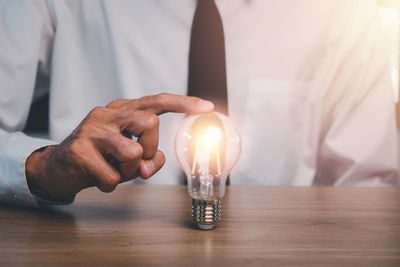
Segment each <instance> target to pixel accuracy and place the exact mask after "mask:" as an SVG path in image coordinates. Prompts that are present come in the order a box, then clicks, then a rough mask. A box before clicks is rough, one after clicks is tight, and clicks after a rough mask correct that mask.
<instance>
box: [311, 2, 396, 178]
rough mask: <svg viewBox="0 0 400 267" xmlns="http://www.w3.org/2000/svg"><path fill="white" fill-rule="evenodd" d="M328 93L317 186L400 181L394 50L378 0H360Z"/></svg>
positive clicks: (325, 98) (346, 34)
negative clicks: (392, 51) (393, 72)
mask: <svg viewBox="0 0 400 267" xmlns="http://www.w3.org/2000/svg"><path fill="white" fill-rule="evenodd" d="M358 2H359V5H358V6H357V7H356V8H355V11H354V16H353V18H352V21H351V22H350V23H349V25H348V27H347V29H346V31H345V32H344V38H343V42H342V45H341V48H340V49H339V51H337V53H336V54H337V57H336V59H335V60H336V61H335V60H332V65H333V66H335V68H336V71H335V72H334V74H333V75H332V77H330V78H329V79H330V89H329V91H328V93H327V94H326V95H325V96H324V101H323V103H324V114H323V115H322V118H321V119H322V124H323V127H322V132H321V139H320V146H319V151H318V159H317V173H316V178H315V184H316V185H351V186H353V185H357V186H389V185H399V166H398V162H399V161H398V148H397V128H396V122H395V101H394V90H393V84H392V80H391V76H390V66H391V64H390V55H389V52H390V49H389V44H388V41H387V40H388V38H387V36H386V35H385V33H386V31H385V29H384V27H383V24H382V22H381V20H380V18H379V16H378V14H377V8H376V6H375V1H358Z"/></svg>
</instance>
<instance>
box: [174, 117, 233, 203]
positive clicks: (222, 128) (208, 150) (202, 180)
mask: <svg viewBox="0 0 400 267" xmlns="http://www.w3.org/2000/svg"><path fill="white" fill-rule="evenodd" d="M175 153H176V157H177V159H178V161H179V164H180V165H181V167H182V169H183V171H184V172H185V174H186V177H187V181H188V191H189V194H190V195H191V196H192V198H194V199H220V198H222V197H223V196H224V194H225V183H226V178H227V176H228V175H229V173H230V172H231V170H232V169H233V168H234V166H235V165H236V163H237V161H238V159H239V156H240V153H241V137H240V134H239V132H238V130H237V129H236V127H235V126H234V124H233V123H232V121H231V120H230V118H229V117H227V116H225V115H223V114H221V113H218V112H210V113H200V114H194V115H190V116H188V117H187V118H186V119H185V120H184V121H183V122H182V125H181V126H180V128H179V129H178V132H177V135H176V138H175Z"/></svg>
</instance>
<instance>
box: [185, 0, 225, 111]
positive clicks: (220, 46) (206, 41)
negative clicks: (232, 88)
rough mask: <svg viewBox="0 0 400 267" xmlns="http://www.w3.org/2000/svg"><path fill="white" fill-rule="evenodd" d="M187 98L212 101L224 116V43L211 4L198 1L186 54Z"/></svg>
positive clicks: (221, 31) (216, 12) (217, 19)
mask: <svg viewBox="0 0 400 267" xmlns="http://www.w3.org/2000/svg"><path fill="white" fill-rule="evenodd" d="M188 95H189V96H197V97H201V98H204V99H207V100H210V101H212V102H213V103H214V104H215V110H216V111H218V112H221V113H224V114H225V115H228V96H227V88H226V67H225V42H224V29H223V26H222V20H221V16H220V14H219V12H218V9H217V6H216V5H215V2H214V0H198V2H197V8H196V12H195V14H194V18H193V24H192V33H191V39H190V54H189V80H188Z"/></svg>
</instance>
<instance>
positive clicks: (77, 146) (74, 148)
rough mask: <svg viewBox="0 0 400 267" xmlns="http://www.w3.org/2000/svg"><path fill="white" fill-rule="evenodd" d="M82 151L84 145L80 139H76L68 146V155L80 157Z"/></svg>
mask: <svg viewBox="0 0 400 267" xmlns="http://www.w3.org/2000/svg"><path fill="white" fill-rule="evenodd" d="M82 149H84V143H83V142H82V141H81V140H80V139H76V140H74V141H72V142H71V144H70V145H69V153H71V154H73V155H80V154H81V152H82Z"/></svg>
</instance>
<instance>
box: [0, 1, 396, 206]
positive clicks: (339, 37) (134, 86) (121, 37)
mask: <svg viewBox="0 0 400 267" xmlns="http://www.w3.org/2000/svg"><path fill="white" fill-rule="evenodd" d="M216 3H217V6H218V8H219V11H220V13H221V16H222V20H223V24H224V31H225V42H226V61H227V62H226V63H227V81H228V95H229V113H230V115H231V117H232V119H233V121H234V122H235V123H236V124H237V127H238V129H239V131H240V132H241V135H242V139H243V149H242V156H241V159H240V161H239V163H238V165H237V167H236V168H235V169H234V170H233V172H232V175H231V183H232V184H233V185H236V184H242V185H243V184H246V185H302V186H308V185H360V186H364V185H365V186H375V185H397V184H398V183H399V176H398V152H397V140H396V127H395V113H394V102H393V93H392V90H393V89H392V85H391V79H390V69H389V67H390V59H389V49H387V45H388V44H387V42H386V41H385V40H386V36H385V31H384V29H383V27H382V23H381V21H380V19H379V17H378V15H377V10H376V6H375V1H373V0H371V1H367V0H358V1H357V0H325V1H319V0H302V1H292V0H280V1H272V0H271V1H269V0H217V1H216ZM195 7H196V1H195V0H174V1H161V0H135V1H133V0H132V1H122V0H120V1H115V0H103V1H100V0H99V1H95V0H88V1H80V0H69V1H66V0H65V1H64V0H48V1H44V0H19V1H15V0H9V1H7V0H0V12H1V14H0V128H1V130H0V131H1V132H0V200H1V201H3V202H4V201H5V202H13V203H20V204H23V205H36V202H35V199H34V198H33V197H32V195H31V194H30V192H29V189H28V187H27V185H26V177H25V170H24V163H25V160H26V158H27V157H28V156H29V155H30V154H31V153H32V151H34V150H35V149H38V148H40V147H43V146H45V145H49V144H54V143H57V142H60V141H61V140H63V139H64V138H65V137H66V136H68V135H69V134H70V133H71V131H72V130H73V129H74V128H75V127H76V126H77V125H78V124H79V122H80V121H81V120H82V119H83V118H84V117H85V116H86V115H87V113H88V112H89V111H90V110H91V109H92V108H93V107H95V106H99V105H106V104H107V103H108V102H110V101H112V100H113V99H117V98H139V97H141V96H144V95H153V94H158V93H161V92H167V93H174V94H183V95H184V94H186V92H187V75H188V54H189V41H190V30H191V23H192V19H193V14H194V10H195ZM43 81H44V82H43ZM46 81H49V83H46ZM47 84H48V85H47ZM47 90H50V118H49V123H50V138H51V140H53V141H49V140H39V139H35V138H31V137H28V136H26V135H24V134H23V133H21V132H19V131H21V130H22V129H23V127H24V125H25V122H26V119H27V116H28V112H29V107H30V104H31V102H32V101H33V100H34V99H36V98H37V97H38V96H40V95H41V94H43V93H44V92H46V91H47ZM182 116H183V115H177V114H166V115H163V116H162V117H161V127H160V149H161V150H163V151H164V152H165V155H166V158H167V162H166V165H165V166H164V168H163V169H162V170H161V171H160V172H159V173H158V174H156V175H155V176H154V177H153V178H152V179H150V180H149V181H148V182H149V183H155V184H176V183H177V182H178V181H179V177H180V168H179V167H178V164H177V161H176V159H175V155H174V147H173V146H174V135H175V132H176V129H177V127H178V126H179V123H180V121H181V119H182Z"/></svg>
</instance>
